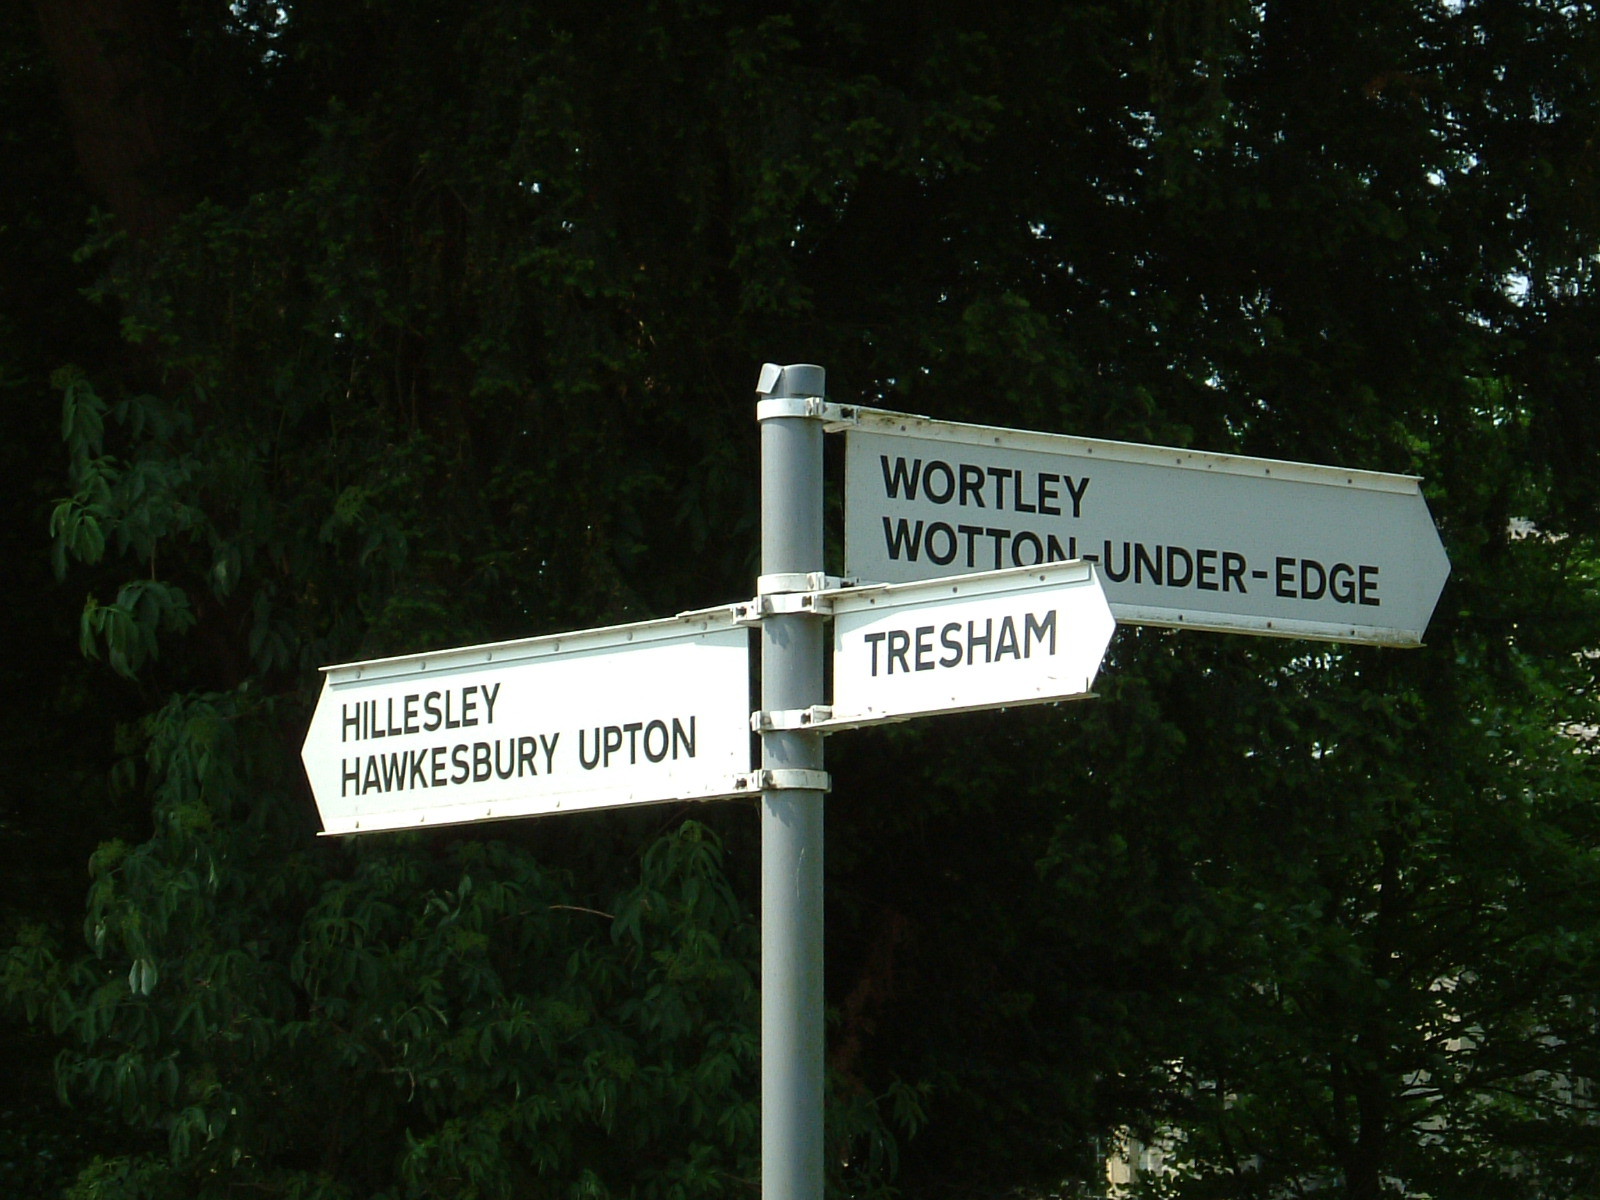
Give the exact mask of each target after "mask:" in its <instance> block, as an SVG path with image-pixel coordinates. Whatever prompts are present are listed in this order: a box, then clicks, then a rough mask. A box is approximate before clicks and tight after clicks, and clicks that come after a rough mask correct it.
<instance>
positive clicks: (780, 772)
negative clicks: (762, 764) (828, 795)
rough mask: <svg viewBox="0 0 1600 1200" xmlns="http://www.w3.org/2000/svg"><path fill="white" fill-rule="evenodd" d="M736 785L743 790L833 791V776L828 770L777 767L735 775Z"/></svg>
mask: <svg viewBox="0 0 1600 1200" xmlns="http://www.w3.org/2000/svg"><path fill="white" fill-rule="evenodd" d="M734 786H735V787H736V788H737V789H738V790H739V791H741V792H772V791H786V790H798V791H807V792H831V791H832V790H833V776H831V775H829V774H828V773H827V772H826V771H813V770H810V769H808V768H803V767H775V768H772V769H770V770H763V771H751V772H750V773H749V774H748V775H738V776H735V777H734Z"/></svg>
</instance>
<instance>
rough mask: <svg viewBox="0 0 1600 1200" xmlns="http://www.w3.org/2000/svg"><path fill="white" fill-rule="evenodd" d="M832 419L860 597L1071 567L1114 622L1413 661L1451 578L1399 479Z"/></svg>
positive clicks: (911, 423) (848, 553)
mask: <svg viewBox="0 0 1600 1200" xmlns="http://www.w3.org/2000/svg"><path fill="white" fill-rule="evenodd" d="M837 413H838V414H841V415H842V416H843V418H844V419H843V420H839V419H837V418H836V419H835V421H834V425H835V427H843V428H844V429H845V430H846V439H845V440H846V449H845V558H846V568H845V569H846V571H847V573H848V574H850V575H852V576H855V577H856V578H859V579H862V580H873V581H876V582H903V581H908V580H915V579H930V578H937V577H939V576H943V575H951V574H958V573H964V572H971V571H982V570H992V569H994V568H997V567H1010V566H1027V565H1032V564H1035V563H1042V562H1050V561H1053V560H1058V559H1073V558H1083V559H1087V560H1088V561H1090V562H1094V563H1096V564H1098V566H1099V568H1100V578H1101V582H1102V583H1103V584H1104V586H1105V589H1106V596H1107V598H1108V599H1109V600H1110V601H1111V610H1112V612H1113V613H1114V614H1115V615H1116V618H1117V620H1119V621H1123V622H1128V623H1132V624H1144V625H1168V626H1174V627H1178V628H1190V629H1212V630H1220V631H1224V632H1230V633H1255V634H1266V635H1269V636H1280V637H1309V638H1324V639H1332V640H1335V641H1347V642H1370V643H1375V644H1379V645H1390V646H1415V645H1419V644H1420V643H1421V641H1422V633H1423V630H1424V629H1425V628H1426V627H1427V624H1428V617H1429V616H1430V615H1431V614H1432V612H1433V607H1434V604H1435V603H1436V602H1437V600H1438V598H1439V592H1440V589H1441V588H1443V586H1444V581H1445V578H1446V577H1447V576H1448V575H1449V573H1450V562H1449V559H1448V558H1446V557H1445V553H1444V547H1443V546H1442V545H1441V544H1440V542H1439V535H1438V533H1437V532H1436V531H1435V530H1434V527H1433V520H1432V518H1431V517H1430V516H1429V514H1428V506H1427V504H1426V502H1425V501H1424V500H1423V498H1422V492H1421V489H1420V487H1419V486H1418V481H1417V480H1416V479H1415V478H1414V477H1412V476H1409V475H1387V474H1381V473H1379V472H1376V471H1356V470H1350V469H1346V468H1336V467H1321V466H1311V465H1308V464H1305V463H1290V462H1275V461H1273V460H1271V459H1261V458H1245V457H1241V456H1237V455H1226V454H1202V453H1197V452H1195V451H1192V450H1177V449H1170V448H1166V447H1161V446H1136V445H1130V444H1128V443H1125V442H1104V441H1092V440H1089V439H1087V438H1076V437H1066V436H1062V435H1060V434H1048V433H1029V432H1024V431H1020V430H1012V429H994V428H990V427H988V426H983V425H958V424H952V423H949V422H944V421H932V420H928V419H927V418H925V417H914V416H908V415H907V414H904V413H891V412H884V411H882V410H878V409H867V408H843V409H839V410H837ZM831 415H832V414H831Z"/></svg>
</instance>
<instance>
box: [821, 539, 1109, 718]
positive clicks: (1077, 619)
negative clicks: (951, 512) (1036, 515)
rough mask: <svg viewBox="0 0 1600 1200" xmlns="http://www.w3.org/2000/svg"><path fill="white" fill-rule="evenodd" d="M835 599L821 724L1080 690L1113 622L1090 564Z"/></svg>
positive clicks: (1041, 698) (1061, 696)
mask: <svg viewBox="0 0 1600 1200" xmlns="http://www.w3.org/2000/svg"><path fill="white" fill-rule="evenodd" d="M832 609H833V705H832V707H831V711H830V712H829V713H828V714H827V715H826V717H825V719H822V720H817V721H813V722H810V723H811V724H814V725H817V726H820V727H822V728H830V727H831V728H854V727H858V726H862V725H876V724H879V723H881V722H884V721H901V720H905V719H907V718H910V717H918V716H927V715H931V714H934V713H950V712H968V711H971V710H974V709H982V708H1002V707H1009V706H1011V705H1019V704H1039V703H1043V702H1046V701H1051V700H1073V699H1081V698H1083V697H1085V696H1087V695H1088V694H1089V688H1090V686H1091V685H1092V684H1093V682H1094V677H1095V673H1096V672H1097V671H1098V670H1099V669H1100V660H1101V658H1102V657H1104V655H1105V652H1106V645H1107V643H1108V642H1109V641H1110V640H1111V633H1112V630H1113V628H1114V627H1115V622H1114V621H1113V620H1112V617H1111V610H1110V609H1109V608H1108V607H1107V606H1106V599H1105V594H1104V593H1103V592H1102V591H1101V590H1100V584H1099V582H1098V581H1097V580H1096V578H1095V572H1094V569H1093V567H1091V566H1090V565H1089V564H1088V563H1082V562H1071V563H1051V564H1049V565H1047V566H1040V567H1028V568H1023V569H1020V570H1017V569H1013V570H1007V571H988V572H984V573H982V574H976V575H965V576H960V577H956V578H947V579H935V580H928V581H927V582H923V583H907V584H896V585H888V586H881V587H865V588H852V589H848V590H845V591H840V592H835V593H833V594H832Z"/></svg>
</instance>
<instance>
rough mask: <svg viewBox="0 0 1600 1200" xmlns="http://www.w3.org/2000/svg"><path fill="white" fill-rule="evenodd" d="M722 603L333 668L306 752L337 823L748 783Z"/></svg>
mask: <svg viewBox="0 0 1600 1200" xmlns="http://www.w3.org/2000/svg"><path fill="white" fill-rule="evenodd" d="M749 660H750V652H749V633H748V631H747V630H746V629H745V628H744V627H742V626H736V625H734V624H733V620H732V617H731V616H730V615H729V614H728V613H727V612H726V611H725V610H713V611H711V612H707V613H690V614H685V615H684V616H683V617H679V618H674V619H669V620H663V621H646V622H642V623H640V624H637V625H618V626H613V627H611V628H607V629H589V630H582V631H579V632H576V633H565V634H556V635H554V636H551V637H539V638H529V639H526V640H523V641H516V642H500V643H497V644H494V645H487V646H472V647H468V648H466V649H460V650H445V651H440V652H437V653H433V654H414V655H408V656H405V657H402V658H388V659H379V660H377V661H373V662H365V663H352V664H349V665H346V666H338V667H328V668H326V669H325V670H326V682H325V683H324V685H323V689H322V697H321V699H320V700H319V701H318V703H317V710H316V713H315V715H314V716H313V717H312V720H311V728H310V730H309V732H308V733H307V734H306V741H305V747H304V749H303V750H302V751H301V757H302V759H303V760H304V762H305V768H306V774H307V775H308V776H309V778H310V780H311V789H312V792H313V793H314V795H315V796H316V801H317V808H318V810H319V811H320V812H321V814H322V821H323V825H324V826H325V828H326V830H327V832H328V833H366V832H368V831H371V830H374V829H411V828H416V827H418V826H433V825H447V824H454V823H459V822H463V821H484V820H490V819H494V818H498V817H517V816H529V815H533V814H538V813H551V812H568V811H572V810H576V809H586V808H609V807H614V806H617V805H624V804H641V803H647V802H650V801H659V800H689V799H709V798H713V797H717V796H729V795H740V794H745V789H746V788H748V787H749V786H751V785H750V781H749V780H748V779H743V780H741V779H740V778H739V777H740V776H741V775H745V774H747V773H748V772H749V771H750V769H751V764H750V691H749V686H750V661H749Z"/></svg>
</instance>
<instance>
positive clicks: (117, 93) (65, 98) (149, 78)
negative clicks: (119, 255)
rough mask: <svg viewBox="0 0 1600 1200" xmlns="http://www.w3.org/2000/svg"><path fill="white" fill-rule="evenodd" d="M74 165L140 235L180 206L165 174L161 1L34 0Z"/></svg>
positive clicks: (165, 45) (169, 123)
mask: <svg viewBox="0 0 1600 1200" xmlns="http://www.w3.org/2000/svg"><path fill="white" fill-rule="evenodd" d="M34 8H35V10H36V11H37V13H38V15H39V27H40V31H41V33H42V35H43V40H44V45H45V49H46V50H47V51H48V53H49V55H50V59H51V62H52V64H53V65H54V67H55V70H56V75H57V78H58V80H59V82H60V86H61V99H62V105H63V107H64V109H65V112H66V117H67V123H68V125H69V127H70V128H71V130H72V138H73V143H74V146H75V148H76V150H77V157H78V166H79V169H80V170H81V171H82V173H83V177H84V179H85V181H86V182H87V183H88V185H89V188H90V190H91V191H93V192H94V193H95V195H97V196H98V197H99V198H100V199H101V200H102V201H103V202H104V203H105V204H106V206H107V207H108V208H109V209H110V210H111V212H112V213H113V214H115V216H116V217H117V219H118V221H119V222H120V224H121V225H122V227H123V228H124V229H126V230H127V231H128V232H129V233H131V234H132V235H133V236H134V237H136V238H140V239H144V238H149V237H151V236H153V235H154V234H156V233H159V232H160V231H161V230H162V229H163V228H165V227H166V226H167V225H168V224H169V223H170V222H171V221H172V219H173V218H174V217H175V216H177V214H178V213H179V212H181V211H182V210H183V208H184V207H185V202H184V200H183V198H182V196H181V189H180V188H179V187H177V186H176V183H175V180H174V179H173V172H172V166H173V161H174V157H175V155H174V151H175V150H176V148H177V146H178V142H179V139H178V137H177V133H176V129H175V126H174V124H173V120H172V115H171V114H172V109H173V105H172V104H171V102H170V97H171V92H172V84H173V81H174V80H175V79H176V78H177V69H176V63H175V56H174V55H173V54H172V53H171V50H172V46H173V44H174V42H175V39H174V38H173V37H172V28H171V24H170V18H171V14H170V11H169V5H168V4H167V3H165V0H35V3H34Z"/></svg>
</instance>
